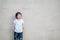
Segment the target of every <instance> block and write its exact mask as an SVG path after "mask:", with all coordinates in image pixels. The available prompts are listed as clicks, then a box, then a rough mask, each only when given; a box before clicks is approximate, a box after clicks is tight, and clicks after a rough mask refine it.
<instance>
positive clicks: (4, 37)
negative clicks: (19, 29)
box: [0, 0, 60, 40]
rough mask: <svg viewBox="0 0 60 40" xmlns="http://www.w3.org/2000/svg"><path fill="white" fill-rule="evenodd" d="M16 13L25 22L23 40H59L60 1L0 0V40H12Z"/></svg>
mask: <svg viewBox="0 0 60 40" xmlns="http://www.w3.org/2000/svg"><path fill="white" fill-rule="evenodd" d="M17 11H20V12H22V13H23V19H24V21H25V24H24V40H60V0H0V40H13V31H12V30H11V25H12V22H13V19H14V15H15V13H16V12H17Z"/></svg>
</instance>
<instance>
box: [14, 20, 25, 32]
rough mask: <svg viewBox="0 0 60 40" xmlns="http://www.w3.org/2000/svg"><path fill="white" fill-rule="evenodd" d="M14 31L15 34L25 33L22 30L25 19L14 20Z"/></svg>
mask: <svg viewBox="0 0 60 40" xmlns="http://www.w3.org/2000/svg"><path fill="white" fill-rule="evenodd" d="M14 24H15V25H14V26H15V27H14V28H15V29H14V31H15V32H17V33H20V32H23V30H22V25H23V24H24V20H23V19H20V20H18V19H15V20H14Z"/></svg>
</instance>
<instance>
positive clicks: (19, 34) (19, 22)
mask: <svg viewBox="0 0 60 40" xmlns="http://www.w3.org/2000/svg"><path fill="white" fill-rule="evenodd" d="M13 23H14V40H18V39H19V40H22V39H23V24H24V21H23V19H22V13H20V12H17V13H16V15H15V20H14V22H13Z"/></svg>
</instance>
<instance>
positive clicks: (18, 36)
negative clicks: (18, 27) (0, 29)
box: [14, 32, 23, 40]
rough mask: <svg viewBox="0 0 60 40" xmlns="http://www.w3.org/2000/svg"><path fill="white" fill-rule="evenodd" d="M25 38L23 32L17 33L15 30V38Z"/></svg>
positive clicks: (21, 39) (15, 39)
mask: <svg viewBox="0 0 60 40" xmlns="http://www.w3.org/2000/svg"><path fill="white" fill-rule="evenodd" d="M18 39H19V40H23V32H21V33H17V32H14V40H18Z"/></svg>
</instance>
